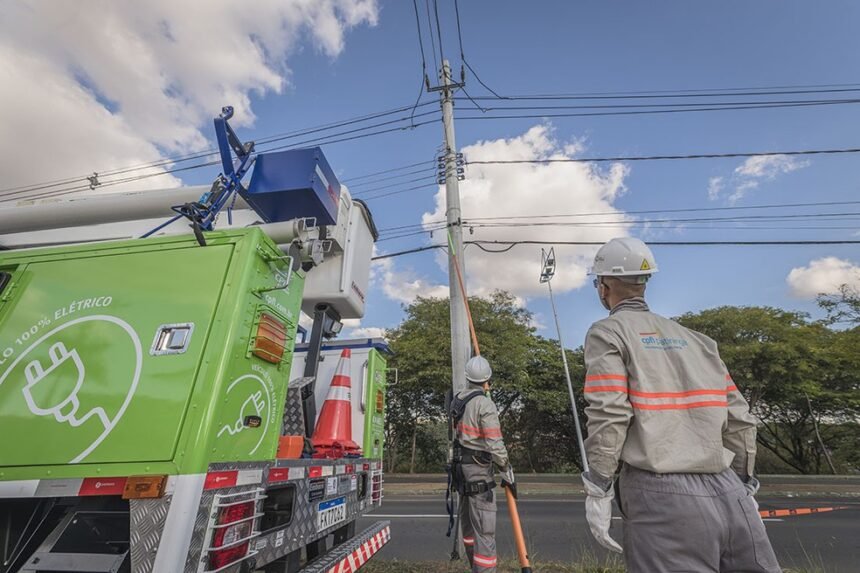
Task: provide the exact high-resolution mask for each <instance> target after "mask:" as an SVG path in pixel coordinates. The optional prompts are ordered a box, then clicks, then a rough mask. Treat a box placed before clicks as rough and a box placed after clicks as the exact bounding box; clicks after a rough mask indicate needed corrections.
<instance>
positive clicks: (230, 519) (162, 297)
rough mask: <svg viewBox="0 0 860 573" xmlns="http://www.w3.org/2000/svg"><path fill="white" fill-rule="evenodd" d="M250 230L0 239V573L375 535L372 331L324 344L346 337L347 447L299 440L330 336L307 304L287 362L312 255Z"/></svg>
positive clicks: (381, 381)
mask: <svg viewBox="0 0 860 573" xmlns="http://www.w3.org/2000/svg"><path fill="white" fill-rule="evenodd" d="M344 202H348V203H349V205H348V209H347V215H346V216H347V218H349V216H350V213H349V211H350V210H354V211H353V213H352V215H353V216H354V218H356V220H358V221H362V220H364V221H366V220H368V219H369V213H368V212H366V209H365V208H364V207H363V206H361V205H360V204H359V202H354V201H350V199H349V197H348V195H347V194H346V193H345V190H344V194H343V196H342V197H341V206H343V203H344ZM356 213H358V214H359V215H360V216H361V217H357V216H356V215H355V214H356ZM264 228H265V225H263V226H251V227H248V228H242V229H235V230H225V231H214V232H207V233H205V246H201V244H200V241H199V238H195V236H194V235H191V234H187V235H178V236H164V237H154V238H147V239H140V240H125V241H107V242H96V243H87V244H72V245H66V246H59V247H49V248H38V249H23V250H8V251H0V573H31V572H32V573H35V572H43V573H44V572H59V571H64V572H65V571H76V572H99V573H108V572H130V573H145V572H157V573H180V572H187V573H202V572H209V573H214V572H216V571H218V572H221V571H224V572H238V571H242V572H250V571H266V572H276V571H277V572H283V573H291V572H294V571H303V572H317V571H333V572H342V571H355V570H357V569H358V568H359V567H360V566H361V565H363V564H364V562H365V561H366V560H367V559H369V558H370V557H371V556H372V555H373V554H374V553H376V552H377V551H378V550H379V549H380V548H381V547H382V546H383V545H384V544H385V543H386V542H387V541H388V539H389V535H390V532H389V527H388V523H387V522H378V523H376V524H375V525H374V526H372V527H370V528H369V529H367V530H365V531H363V532H360V533H358V534H356V531H355V521H356V519H357V518H358V517H360V516H361V515H363V514H365V513H366V512H368V511H370V510H371V509H373V508H375V507H378V506H379V505H380V504H381V502H382V421H383V418H384V407H385V384H386V356H387V354H386V352H387V347H385V345H384V343H383V342H382V341H379V340H376V341H358V342H349V341H346V342H339V343H338V344H340V345H341V346H343V345H351V347H352V348H355V349H357V350H356V352H358V349H361V352H362V353H363V354H362V357H363V361H364V363H363V364H360V366H361V370H360V371H359V373H358V374H356V375H354V376H353V381H352V398H351V400H352V402H353V408H352V409H353V420H352V425H353V426H354V427H356V428H357V430H356V431H354V438H355V441H356V442H358V443H359V444H361V445H362V446H363V447H364V454H362V455H361V456H359V457H343V458H337V459H320V458H313V457H307V453H306V454H305V457H298V456H299V452H300V451H301V450H302V449H304V450H305V451H306V452H307V451H308V447H307V445H306V444H305V447H304V448H302V447H301V446H302V441H305V442H308V441H309V440H307V438H309V437H310V434H309V433H307V432H304V431H303V429H306V428H309V427H310V428H312V427H313V420H312V419H311V420H308V419H307V416H308V408H307V405H306V402H307V400H308V398H309V394H311V393H320V396H324V395H325V389H326V384H327V383H329V382H330V380H327V379H326V377H325V376H323V375H316V373H315V370H316V365H317V362H318V361H319V359H320V357H322V358H323V360H322V363H323V364H324V363H325V361H326V360H328V358H327V357H326V356H325V355H326V353H327V352H329V353H331V352H336V351H337V350H338V348H339V347H337V348H336V346H337V345H335V346H331V347H326V346H324V345H323V344H322V342H321V337H322V338H325V335H326V334H329V335H330V334H331V333H330V332H328V333H327V332H326V329H325V324H326V323H328V324H329V325H330V324H331V323H332V319H331V318H330V316H331V314H330V313H329V314H328V315H326V314H325V313H324V312H320V313H318V315H319V316H317V319H318V323H319V324H318V325H315V329H314V330H315V331H318V332H317V333H316V334H317V336H316V339H315V338H314V336H312V337H311V345H310V346H311V347H313V344H316V348H310V349H308V345H304V346H303V348H302V349H301V352H300V354H302V357H301V361H302V363H303V364H304V363H305V362H307V361H306V360H305V356H307V355H308V353H310V354H311V355H312V357H308V360H312V362H313V364H311V365H310V367H309V369H305V370H304V371H302V372H301V373H298V371H297V374H296V375H291V369H294V370H295V369H296V365H295V364H294V362H296V363H297V359H296V358H295V357H296V356H298V355H299V353H297V352H296V351H295V344H296V338H297V327H298V323H299V317H300V313H301V308H302V304H303V292H304V288H305V284H306V280H310V279H309V277H311V276H312V275H313V273H315V272H317V270H318V269H316V268H314V266H313V265H308V264H301V261H300V260H297V259H296V257H297V255H296V252H295V250H293V251H290V250H289V249H287V252H288V253H289V252H292V253H293V254H292V255H291V254H285V249H284V248H283V246H279V245H278V244H276V242H275V241H273V240H272V239H271V238H270V237H269V236H268V235H267V233H266V232H264V230H265V229H264ZM344 251H347V249H344ZM367 258H368V261H367V265H369V256H368V257H367ZM325 264H328V263H323V265H322V266H321V267H320V269H322V268H324V267H325ZM332 264H338V263H336V262H335V263H332ZM319 306H320V308H322V307H324V306H325V305H319ZM323 310H325V309H324V308H323ZM333 360H334V359H332V360H330V361H329V362H332V361H333ZM353 360H355V358H353ZM308 373H310V374H311V375H310V376H308V375H307V374H308ZM356 378H357V379H356ZM303 394H304V395H303ZM318 402H322V400H318ZM314 413H315V409H314V408H311V410H310V415H311V417H313V415H314ZM297 440H298V442H299V449H298V451H296V448H295V446H296V441H297ZM290 450H292V451H290Z"/></svg>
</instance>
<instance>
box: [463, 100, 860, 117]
mask: <svg viewBox="0 0 860 573" xmlns="http://www.w3.org/2000/svg"><path fill="white" fill-rule="evenodd" d="M855 103H860V100H839V101H828V102H820V103H797V104H775V105H748V106H723V107H701V108H691V109H655V110H637V111H607V112H588V113H543V114H519V115H476V116H466V117H459V118H458V119H460V120H466V121H469V120H480V119H547V118H561V117H612V116H624V115H661V114H670V113H700V112H710V111H738V110H752V109H782V108H799V107H818V106H828V105H849V104H855Z"/></svg>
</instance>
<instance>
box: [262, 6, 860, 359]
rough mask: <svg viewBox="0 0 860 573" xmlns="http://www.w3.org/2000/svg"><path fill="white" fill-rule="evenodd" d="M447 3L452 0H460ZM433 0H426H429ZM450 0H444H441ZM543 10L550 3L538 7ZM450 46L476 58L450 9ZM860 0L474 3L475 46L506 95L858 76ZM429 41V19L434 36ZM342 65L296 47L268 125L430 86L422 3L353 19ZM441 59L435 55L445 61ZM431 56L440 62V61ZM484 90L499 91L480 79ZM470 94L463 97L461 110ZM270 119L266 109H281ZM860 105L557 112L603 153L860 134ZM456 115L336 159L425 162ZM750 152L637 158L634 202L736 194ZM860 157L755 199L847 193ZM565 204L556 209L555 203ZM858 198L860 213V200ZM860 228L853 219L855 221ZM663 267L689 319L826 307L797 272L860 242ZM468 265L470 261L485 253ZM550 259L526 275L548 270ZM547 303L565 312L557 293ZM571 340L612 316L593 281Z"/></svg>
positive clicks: (480, 64)
mask: <svg viewBox="0 0 860 573" xmlns="http://www.w3.org/2000/svg"><path fill="white" fill-rule="evenodd" d="M443 4H445V5H446V6H445V7H446V8H447V7H448V6H447V4H449V3H447V2H445V3H443ZM419 6H420V4H419ZM440 8H442V6H440ZM536 8H537V9H536ZM442 15H443V18H444V20H443V34H444V35H443V40H444V41H445V51H446V55H448V57H449V58H450V59H451V60H452V61H453V62H455V63H454V65H455V66H456V67H459V66H458V63H459V62H457V60H458V59H459V58H458V54H457V52H458V47H457V44H456V38H455V35H454V32H455V23H454V21H453V19H452V17H451V16H452V14H451V11H450V10H443V13H442ZM858 16H860V5H857V4H856V3H853V2H831V3H826V4H821V3H815V4H814V5H812V4H809V3H805V2H782V3H780V4H779V5H778V6H777V5H776V4H774V3H770V2H720V3H713V4H703V3H690V2H661V3H642V2H623V3H618V2H611V3H610V2H603V3H584V2H543V3H539V5H538V4H530V5H529V7H526V5H525V4H523V3H522V2H493V3H490V2H470V1H463V2H462V3H461V20H462V25H463V29H464V43H465V50H466V57H467V59H468V60H469V61H470V63H471V64H472V65H473V67H474V68H475V69H476V71H477V72H478V73H479V74H480V76H481V79H482V80H483V81H484V82H485V83H487V84H488V85H489V86H490V87H492V88H493V89H494V90H495V91H497V92H499V93H502V94H512V93H571V92H613V91H631V90H683V89H700V88H703V89H709V88H719V87H744V86H782V85H805V84H832V83H851V82H853V81H855V78H856V76H855V74H857V73H858V71H860V70H858V60H857V54H858V53H860V51H858V48H860V40H858V36H857V34H856V33H855V32H856V29H857V25H858V24H860V18H858ZM426 41H427V37H426V31H425V42H426ZM347 43H348V44H347V48H346V50H345V52H344V53H343V54H342V55H341V56H340V57H338V58H337V59H336V60H334V61H331V60H329V59H327V58H325V57H319V56H314V55H313V54H305V55H303V56H302V57H301V58H299V59H297V60H295V62H294V64H293V65H294V68H293V76H292V81H293V82H294V83H295V89H294V91H292V92H291V93H289V94H287V95H285V96H280V97H265V98H263V99H262V100H261V101H260V102H259V103H256V104H255V110H256V111H257V114H258V116H259V117H260V120H259V121H258V126H260V128H263V126H265V128H264V129H260V132H262V133H265V132H270V131H281V130H288V129H291V128H293V127H295V126H302V125H312V124H316V123H322V122H326V121H331V120H332V119H335V118H339V117H348V116H352V115H356V114H360V113H363V112H365V111H373V110H381V109H387V108H393V107H397V106H400V105H403V104H404V102H406V103H408V102H410V101H411V100H412V99H413V98H414V97H415V95H416V90H417V83H418V82H419V81H420V79H419V78H420V75H419V73H420V68H419V66H420V60H419V54H418V47H417V39H416V32H415V23H414V14H413V12H412V6H411V3H409V2H386V3H383V4H382V6H381V10H380V16H379V24H378V26H376V27H375V28H361V29H357V30H355V31H353V32H352V33H351V34H350V36H349V38H348V40H347ZM428 64H429V62H428ZM432 73H433V72H432V65H431V74H432ZM467 86H468V87H467V89H468V90H469V92H470V94H471V95H473V96H476V95H478V94H480V95H488V94H487V92H486V91H485V90H483V89H482V88H481V87H480V86H479V85H477V82H475V81H474V79H473V78H472V77H471V74H469V75H468V76H467ZM468 107H470V106H469V105H468V104H466V103H460V104H459V105H458V108H457V112H456V113H459V114H461V115H474V114H473V113H471V112H470V113H468V114H467V113H466V112H465V111H464V110H466V109H467V108H468ZM264 118H265V119H264ZM858 120H860V110H858V108H857V106H835V107H833V108H831V109H828V108H811V109H808V110H804V109H800V110H798V109H776V110H758V111H737V112H713V113H700V114H678V115H677V116H674V117H673V116H669V115H663V116H661V115H655V116H644V117H638V118H629V117H606V118H576V119H559V118H554V119H552V120H550V121H551V124H552V126H553V127H554V128H555V133H556V135H557V136H558V137H560V138H563V139H565V138H579V137H585V138H587V143H586V145H587V155H604V154H606V155H639V154H652V153H676V152H677V153H690V152H699V151H701V152H720V151H734V150H737V151H749V150H753V151H754V150H767V149H776V150H781V149H806V148H809V149H813V148H819V147H820V148H829V147H852V146H855V145H856V142H857V129H856V126H857V125H860V121H858ZM539 122H540V120H534V119H529V120H518V121H471V122H460V123H458V124H457V139H458V144H459V145H460V146H461V147H462V146H466V145H469V144H472V143H474V142H475V141H477V140H487V139H497V138H504V137H512V136H516V135H519V134H521V133H522V132H524V131H525V130H527V129H528V128H530V127H532V126H533V125H535V124H536V123H539ZM440 137H441V128H440V127H437V126H435V125H434V126H430V127H426V128H421V129H419V130H416V131H414V132H409V133H404V134H395V135H391V136H382V137H379V138H375V139H373V140H362V141H361V142H360V143H356V144H350V145H341V146H332V148H331V149H330V150H327V153H328V155H329V159H330V161H331V162H332V164H333V165H336V166H337V169H339V170H340V172H341V173H342V175H343V177H344V178H348V177H349V176H355V175H362V174H365V173H370V172H374V171H377V170H381V169H385V168H386V167H387V166H399V165H405V164H409V163H413V162H417V161H420V160H422V159H423V158H426V157H428V156H432V154H433V153H434V149H435V147H436V146H437V145H439V141H440ZM742 161H743V160H742V159H723V160H701V161H688V162H665V163H658V162H655V163H637V164H633V165H632V166H631V169H630V174H629V176H628V178H627V181H626V186H627V188H628V191H627V192H626V193H625V194H624V195H623V196H622V197H621V198H620V199H618V201H617V202H616V203H615V205H616V206H618V207H619V208H621V209H623V210H640V209H659V208H678V207H701V206H720V205H724V204H725V201H717V202H713V201H709V199H708V194H707V189H708V183H709V179H710V178H711V177H718V176H723V177H725V176H729V175H730V174H731V172H732V170H733V169H735V168H736V167H738V166H739V165H740V164H741V163H742ZM858 166H860V162H858V158H857V157H856V156H837V157H826V158H814V159H811V160H809V166H808V167H805V168H803V169H799V170H798V171H795V172H792V173H788V174H784V175H782V176H779V177H777V178H776V179H775V180H773V181H766V182H763V183H762V184H761V185H760V187H759V188H758V189H756V190H754V191H752V192H751V193H749V194H748V195H747V196H746V197H744V198H743V199H741V200H740V201H739V202H738V204H739V205H744V204H748V205H751V204H770V203H783V202H786V203H788V202H810V201H831V200H832V201H840V200H851V199H853V198H856V197H857V179H856V176H855V173H856V171H857V168H858ZM433 196H434V189H432V188H428V189H424V190H420V191H416V192H412V193H407V194H402V195H399V196H394V197H391V198H390V199H389V201H388V202H386V203H383V202H378V201H377V202H373V204H372V207H373V209H374V213H375V216H376V219H377V223H378V225H379V226H380V227H390V226H395V225H401V224H409V223H414V222H416V221H418V220H419V218H420V216H421V214H422V213H424V212H425V211H432V209H433ZM547 208H548V211H547V212H549V213H551V212H552V211H551V206H550V205H547ZM849 209H850V208H849ZM849 225H850V224H849ZM728 233H729V234H731V238H738V239H789V238H810V239H813V238H828V239H839V238H850V237H851V235H852V234H853V232H852V231H848V230H837V231H826V230H808V231H791V230H749V231H745V232H742V231H738V232H732V231H729V232H728ZM654 237H655V238H662V239H665V240H675V239H677V240H682V239H684V238H690V239H704V240H709V239H711V240H719V239H725V238H729V237H728V235H727V231H726V230H715V231H688V232H682V233H676V232H670V233H662V234H659V235H654ZM425 242H426V238H424V237H413V238H409V239H403V240H402V242H401V243H400V244H393V243H386V244H385V245H384V248H385V249H387V250H399V249H400V248H409V247H411V246H417V245H420V244H424V243H425ZM655 253H656V256H657V257H658V259H659V263H660V266H661V269H662V270H661V272H660V274H659V275H658V276H657V278H656V279H655V280H654V282H653V283H652V285H651V292H650V293H649V298H650V300H651V302H652V305H653V306H654V308H655V310H657V311H659V312H662V313H665V314H668V315H677V314H680V313H683V312H686V311H695V310H700V309H703V308H708V307H713V306H718V305H724V304H731V305H775V306H782V307H786V308H793V309H798V310H805V311H812V312H814V311H815V307H814V304H812V303H811V302H810V301H808V300H801V299H798V298H796V297H792V296H790V293H789V288H788V286H787V285H786V282H785V279H786V275H787V274H788V273H789V272H790V270H791V269H792V268H795V267H800V266H804V265H807V264H808V263H809V261H810V260H813V259H817V258H820V257H823V256H836V257H839V258H841V259H848V260H853V261H854V262H858V261H860V257H858V255H857V246H856V245H855V246H840V247H805V246H804V247H663V248H660V247H655ZM397 264H398V265H402V266H404V267H411V268H412V269H414V270H415V271H416V273H418V274H420V275H422V276H426V277H427V278H428V279H431V280H432V279H435V280H436V281H437V282H444V281H445V280H446V277H445V273H444V272H442V270H441V269H440V268H439V267H438V265H437V264H436V262H435V260H434V258H433V257H432V256H430V255H427V254H423V255H413V256H409V257H408V258H403V259H401V260H398V261H397ZM467 265H468V258H467ZM537 266H538V261H535V268H534V269H524V272H531V273H533V274H535V275H536V274H537V270H538V269H537ZM398 306H399V304H398V303H397V302H394V301H391V300H389V299H387V298H386V297H385V296H384V294H383V293H382V292H380V290H379V289H375V290H374V291H373V292H372V294H371V298H370V301H369V312H368V316H367V318H366V319H365V321H364V323H363V324H364V325H368V326H391V325H394V324H396V323H397V322H398V320H399V318H400V311H399V308H398ZM527 306H528V308H529V309H531V310H532V311H534V312H535V313H537V314H538V315H540V316H541V317H542V318H541V319H540V322H542V323H546V324H550V323H549V320H548V316H549V308H548V303H547V301H546V299H545V298H539V297H533V298H530V299H529V300H528V302H527ZM559 307H560V311H561V315H562V322H563V324H564V327H563V328H564V335H565V338H566V339H567V342H568V344H569V345H571V346H575V345H578V344H579V343H580V342H581V341H582V338H583V334H584V331H585V329H586V328H587V326H588V324H590V323H591V322H592V321H593V320H595V319H597V318H599V317H600V316H601V315H602V312H603V311H602V309H601V308H600V306H599V304H598V303H597V301H596V300H595V299H594V293H593V291H592V289H591V288H590V286H585V287H583V288H581V289H577V290H574V291H571V292H568V293H565V294H563V295H561V296H560V297H559Z"/></svg>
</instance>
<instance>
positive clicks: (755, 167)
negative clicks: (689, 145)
mask: <svg viewBox="0 0 860 573" xmlns="http://www.w3.org/2000/svg"><path fill="white" fill-rule="evenodd" d="M808 165H809V161H806V160H801V159H797V158H796V157H793V156H790V155H755V156H753V157H749V158H747V159H746V160H745V161H744V162H743V163H741V164H740V165H739V166H737V167H736V168H735V169H734V171H733V172H732V174H731V176H729V177H723V176H719V177H711V178H710V179H709V180H708V199H710V200H711V201H716V200H718V199H720V198H722V197H726V200H727V202H728V203H730V204H734V203H737V202H738V201H739V200H740V199H742V198H743V197H744V196H746V195H747V193H749V192H750V191H752V190H753V189H757V188H758V187H759V186H760V185H761V182H763V181H773V180H774V179H776V178H777V177H778V176H780V175H784V174H786V173H791V172H792V171H797V170H798V169H803V168H804V167H807V166H808Z"/></svg>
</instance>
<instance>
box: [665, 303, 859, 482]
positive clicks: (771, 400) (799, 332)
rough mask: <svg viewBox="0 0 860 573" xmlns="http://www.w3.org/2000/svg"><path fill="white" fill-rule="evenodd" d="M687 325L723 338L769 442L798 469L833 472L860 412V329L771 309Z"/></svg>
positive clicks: (738, 311)
mask: <svg viewBox="0 0 860 573" xmlns="http://www.w3.org/2000/svg"><path fill="white" fill-rule="evenodd" d="M679 322H680V323H681V324H683V325H684V326H686V327H688V328H692V329H694V330H698V331H699V332H702V333H704V334H706V335H708V336H710V337H712V338H713V339H714V340H716V341H717V342H718V343H719V345H720V355H721V357H722V358H723V361H724V362H725V363H726V365H727V366H728V368H729V372H731V375H732V378H733V379H734V381H735V383H736V384H737V386H738V388H740V389H741V391H742V392H743V393H744V395H745V396H746V398H747V400H748V401H749V403H750V407H751V408H752V410H753V412H754V413H755V414H756V416H757V417H758V418H759V419H760V421H761V426H760V428H759V434H758V438H759V443H760V444H761V445H762V446H764V447H765V448H767V449H768V450H770V452H772V453H773V455H774V456H776V457H777V458H778V459H779V460H781V461H782V462H783V463H784V464H786V465H787V466H789V467H790V468H792V469H793V470H794V471H797V472H800V473H820V472H822V471H829V468H828V466H829V464H828V463H827V455H826V454H827V453H831V452H832V451H833V450H834V446H835V442H836V437H837V433H838V432H837V428H838V426H839V425H840V424H850V423H856V422H857V420H858V416H860V392H858V387H860V386H858V383H860V354H858V349H860V345H858V344H860V331H857V330H853V331H851V330H849V331H834V330H831V329H829V328H827V326H826V325H825V324H824V323H821V322H813V321H811V320H810V319H809V317H808V316H807V315H805V314H802V313H796V312H789V311H784V310H780V309H776V308H768V307H751V308H739V307H720V308H715V309H711V310H706V311H703V312H701V313H698V314H685V315H684V316H682V317H680V318H679ZM816 426H817V428H818V430H819V432H820V435H821V438H820V439H819V438H818V436H817V435H816ZM822 442H823V445H824V447H822ZM845 459H846V461H847V460H848V459H850V456H848V457H846V458H845ZM855 467H856V466H851V465H850V464H849V465H847V466H843V467H842V468H837V469H841V470H843V471H845V470H850V469H853V468H855Z"/></svg>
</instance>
